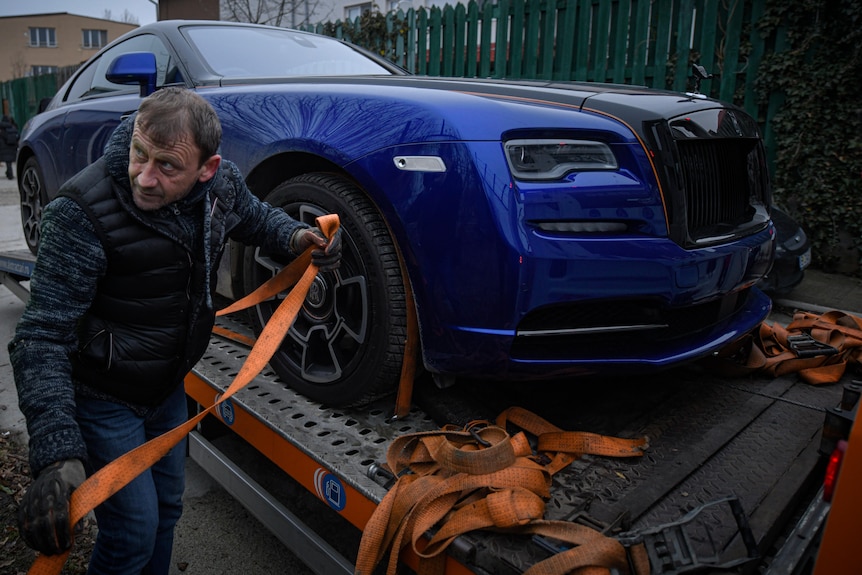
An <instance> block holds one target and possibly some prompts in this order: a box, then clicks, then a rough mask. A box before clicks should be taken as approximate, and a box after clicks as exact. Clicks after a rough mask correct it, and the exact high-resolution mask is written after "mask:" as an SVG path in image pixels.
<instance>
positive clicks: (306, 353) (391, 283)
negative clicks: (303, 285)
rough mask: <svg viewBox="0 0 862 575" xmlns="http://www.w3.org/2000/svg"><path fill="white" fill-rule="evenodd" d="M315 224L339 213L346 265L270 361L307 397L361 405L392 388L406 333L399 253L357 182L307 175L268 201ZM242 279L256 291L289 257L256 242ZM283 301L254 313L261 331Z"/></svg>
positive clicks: (312, 300) (325, 280)
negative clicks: (320, 219) (281, 255)
mask: <svg viewBox="0 0 862 575" xmlns="http://www.w3.org/2000/svg"><path fill="white" fill-rule="evenodd" d="M264 201H266V202H267V203H269V204H271V205H273V206H278V207H281V208H283V209H284V210H285V211H286V212H287V213H288V214H290V215H291V216H292V217H294V218H296V219H298V220H300V221H302V222H305V223H308V224H310V225H314V220H315V218H317V217H318V216H321V215H324V214H329V213H335V214H338V216H339V219H340V222H341V233H342V259H341V265H340V267H339V268H338V269H337V270H335V271H332V272H321V273H319V274H318V275H317V278H316V279H315V281H314V283H313V284H312V286H311V289H310V290H309V292H308V295H307V296H306V299H305V302H304V304H303V306H302V309H301V310H300V311H299V314H298V315H297V318H296V321H295V322H294V323H293V325H292V326H291V328H290V331H289V332H288V334H287V336H286V337H285V339H284V342H283V343H282V345H281V348H280V349H279V350H278V351H277V352H276V353H275V355H274V356H273V357H272V359H271V360H270V365H271V366H272V367H273V369H274V370H275V371H276V373H277V374H278V376H279V377H280V378H281V379H282V380H284V381H285V382H286V383H287V384H288V385H290V386H291V387H292V388H293V389H295V390H296V391H298V392H299V393H302V394H303V395H305V396H306V397H308V398H310V399H312V400H314V401H319V402H320V403H323V404H326V405H329V406H333V407H347V406H357V405H362V404H365V403H368V402H370V401H372V400H374V399H377V398H379V397H382V396H384V395H387V394H389V393H391V392H393V391H394V390H395V389H396V387H397V384H398V378H399V375H400V371H401V362H402V358H403V355H404V342H405V338H406V309H405V300H404V284H403V282H402V278H401V271H400V266H399V262H398V255H397V252H396V249H395V246H394V243H393V240H392V237H391V235H390V234H389V230H388V228H387V226H386V223H385V222H384V220H383V217H382V216H381V215H380V213H379V212H378V211H377V209H376V207H375V206H374V205H373V204H372V203H371V202H370V201H369V200H368V198H367V197H366V196H365V194H364V193H363V192H362V190H361V189H359V188H358V187H357V186H356V185H355V184H354V183H353V182H351V181H350V180H348V179H346V178H344V177H342V176H338V175H335V174H322V173H321V174H305V175H302V176H298V177H296V178H293V179H291V180H288V181H287V182H284V183H282V184H280V185H279V186H277V187H276V188H275V189H274V190H272V191H271V192H269V194H267V196H266V197H265V198H264ZM242 261H243V282H244V289H245V292H246V293H248V292H251V291H252V290H254V289H255V288H257V287H258V286H259V285H260V284H261V283H263V282H264V281H266V280H267V279H269V278H271V277H272V276H273V275H275V274H276V273H278V271H279V270H280V269H281V268H282V267H283V265H284V261H283V260H282V259H281V258H278V257H277V256H275V255H273V254H268V253H266V251H265V250H263V249H261V248H257V247H249V246H246V247H244V248H243V258H242ZM279 303H281V299H280V298H279V299H277V300H270V301H267V302H263V303H261V304H259V305H257V306H256V307H255V308H254V309H253V310H252V321H253V323H254V324H255V329H256V330H257V331H258V332H259V331H260V330H261V329H262V328H263V325H265V323H266V321H267V320H269V318H270V317H271V316H272V314H273V312H274V310H275V308H276V307H277V306H278V304H279Z"/></svg>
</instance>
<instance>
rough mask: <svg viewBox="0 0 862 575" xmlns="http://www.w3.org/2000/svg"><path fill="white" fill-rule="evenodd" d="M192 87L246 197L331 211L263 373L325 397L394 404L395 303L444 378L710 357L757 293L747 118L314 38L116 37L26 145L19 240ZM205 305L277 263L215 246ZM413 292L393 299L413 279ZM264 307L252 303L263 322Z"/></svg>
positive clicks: (760, 167) (767, 238) (753, 157)
mask: <svg viewBox="0 0 862 575" xmlns="http://www.w3.org/2000/svg"><path fill="white" fill-rule="evenodd" d="M167 85H180V86H185V87H187V88H189V89H194V90H197V91H198V92H199V93H200V94H201V95H202V96H204V97H205V98H206V99H207V100H208V101H209V102H210V103H211V104H212V105H213V107H214V108H215V110H216V111H217V113H218V115H219V117H220V118H221V121H222V124H223V126H224V140H223V143H222V150H221V152H222V155H223V156H225V157H226V158H229V159H231V160H233V161H234V162H236V163H237V164H238V165H239V167H240V168H241V169H242V170H243V173H244V174H245V175H246V177H247V183H248V186H249V187H250V189H251V190H252V191H253V192H254V193H255V194H257V195H258V196H259V197H261V198H263V199H265V200H266V201H267V202H270V203H271V204H273V205H277V206H281V207H283V208H284V209H285V210H286V211H288V212H289V213H290V214H292V215H293V216H295V217H297V218H299V219H301V220H304V221H308V222H313V221H314V218H315V217H317V216H318V215H321V214H325V213H337V214H338V215H339V217H340V220H341V224H342V229H343V231H344V246H345V247H344V258H343V261H342V265H341V267H340V269H339V270H337V271H335V272H329V273H321V274H320V275H319V276H318V278H317V281H316V284H315V285H314V286H313V287H312V290H311V292H310V295H309V296H308V299H307V300H306V302H305V306H304V308H303V310H302V312H301V313H300V316H299V317H298V318H297V320H296V322H295V324H294V326H293V327H292V329H291V331H290V334H289V335H288V337H287V338H286V339H285V342H284V343H283V345H282V347H281V350H280V351H279V352H278V353H277V354H276V356H275V357H274V358H273V359H272V361H271V365H272V366H273V368H274V369H275V370H276V372H277V373H278V375H279V376H280V377H281V378H282V379H283V380H284V381H285V382H286V383H287V384H289V385H290V386H292V387H294V388H295V389H296V390H297V391H299V392H301V393H303V394H305V395H306V396H308V397H310V398H311V399H314V400H316V401H320V402H322V403H325V404H328V405H333V406H349V405H358V404H363V403H365V402H367V401H369V400H371V399H374V398H377V397H380V396H382V395H385V394H387V393H390V392H392V391H394V389H395V387H396V385H397V381H398V377H399V373H400V368H401V363H402V360H403V355H404V345H405V338H406V318H407V313H408V307H407V303H408V300H407V297H408V295H412V298H413V302H412V303H414V304H415V310H416V313H417V317H418V324H419V343H420V346H419V347H420V351H419V353H420V357H419V360H418V363H419V365H420V366H421V367H422V368H423V369H424V371H425V372H427V373H430V374H431V375H432V376H433V377H434V379H435V381H436V382H437V383H438V384H440V385H448V384H451V383H452V382H454V381H456V380H457V379H464V378H470V379H473V378H492V379H497V380H510V381H513V380H514V381H518V380H521V381H529V380H543V379H549V378H571V377H573V376H586V375H613V374H625V373H638V372H645V371H654V370H658V369H664V368H669V367H672V366H676V365H679V364H682V363H685V362H690V361H693V360H696V359H698V358H701V357H703V356H706V355H708V354H710V353H712V352H714V351H716V350H718V349H719V348H721V347H723V346H725V345H727V344H729V343H731V342H733V341H734V340H736V339H737V338H740V337H741V336H743V335H745V334H746V333H748V332H749V331H751V330H752V329H753V328H755V327H756V326H757V325H758V324H759V323H760V322H761V320H763V319H764V317H766V315H767V314H768V312H769V309H770V305H771V304H770V300H769V298H767V297H766V296H765V295H764V294H763V293H762V292H761V291H760V290H758V289H757V288H756V287H754V284H755V283H757V282H758V280H760V278H761V277H762V276H764V275H765V274H766V273H767V272H768V271H769V269H770V266H771V265H772V261H773V252H774V228H773V225H772V223H771V220H770V214H769V209H770V203H771V199H770V188H769V178H768V174H767V168H766V163H765V158H764V152H763V146H762V142H761V139H760V137H759V134H758V129H757V126H756V124H755V122H754V120H753V119H752V118H750V117H749V116H747V115H746V114H745V113H744V112H743V111H742V110H740V109H738V108H735V107H732V106H730V105H727V104H724V103H722V102H718V101H715V100H711V99H707V98H703V97H702V96H701V95H699V94H682V93H674V92H662V91H655V90H651V89H647V88H642V87H632V86H623V85H610V84H587V83H569V82H554V81H502V80H483V79H457V78H431V77H422V76H415V75H410V74H407V73H406V72H404V71H403V70H401V69H400V68H398V67H397V66H395V65H393V64H392V63H390V62H388V61H386V60H384V59H381V58H378V57H376V56H374V55H372V54H369V53H367V52H365V51H363V50H361V49H359V48H357V47H355V46H352V45H350V44H347V43H344V42H341V41H339V40H335V39H333V38H328V37H323V36H318V35H314V34H308V33H302V32H298V31H293V30H287V29H283V28H274V27H265V26H257V25H250V24H238V23H228V22H213V21H201V22H197V21H164V22H158V23H155V24H151V25H147V26H143V27H140V28H138V29H136V30H134V31H132V32H130V33H128V34H126V35H125V36H123V37H122V38H119V39H118V40H116V41H115V42H113V43H111V44H110V45H108V46H107V47H105V48H104V49H103V50H101V51H100V52H99V53H98V54H97V55H96V56H94V57H93V58H92V59H91V60H89V61H88V62H87V63H86V64H84V65H83V66H81V68H80V69H79V70H78V71H77V72H76V74H75V75H74V76H73V77H72V78H71V79H70V80H69V81H68V82H66V84H65V85H64V86H63V87H62V88H61V89H60V90H59V91H58V93H57V94H56V95H55V96H54V98H53V99H52V100H51V101H50V103H49V104H48V105H47V107H46V109H45V110H44V111H43V112H42V113H40V114H38V115H37V116H35V117H34V118H33V119H32V120H31V121H30V122H29V123H28V124H27V125H26V127H25V128H24V130H23V133H22V136H21V144H20V147H19V152H18V158H17V164H18V166H17V167H18V173H19V174H20V175H21V177H20V178H19V181H20V183H19V186H20V191H21V202H22V220H23V225H24V230H25V235H26V238H27V242H28V244H29V245H30V247H31V248H32V249H33V250H35V249H36V248H37V246H38V241H39V234H38V224H39V216H40V213H41V209H42V206H44V205H45V203H46V202H48V201H50V200H51V198H52V197H54V195H55V194H56V193H57V190H58V189H59V187H60V185H61V184H62V183H63V182H64V181H65V180H66V179H67V178H69V177H71V176H72V175H73V174H75V173H76V172H77V171H78V170H80V169H81V168H83V167H84V166H85V165H87V164H88V163H90V162H92V161H94V160H95V159H96V158H97V157H98V156H99V155H100V154H101V153H102V150H103V147H104V145H105V142H106V141H107V139H108V137H109V135H110V134H111V131H112V130H113V129H114V127H115V126H116V125H117V124H118V123H119V122H120V119H121V118H122V117H123V116H124V115H126V114H129V113H131V112H134V111H135V110H136V109H137V107H138V105H139V104H140V102H141V99H142V97H144V96H145V95H147V94H149V93H150V92H152V91H153V90H157V89H159V88H161V87H162V86H167ZM223 264H227V265H223V266H222V267H223V271H224V274H223V275H222V277H221V278H220V291H222V292H223V293H225V294H226V295H229V296H230V297H239V296H241V295H243V294H245V293H248V292H249V291H251V290H252V289H254V288H255V287H257V286H258V285H260V284H261V283H262V282H263V281H264V280H266V279H267V278H269V277H271V276H272V275H273V274H274V273H276V272H277V271H278V270H279V269H280V268H281V267H282V266H283V264H284V262H283V261H280V260H279V259H278V258H277V257H274V256H273V255H272V254H268V253H265V252H264V251H262V250H260V249H257V248H251V247H246V246H243V245H239V244H231V246H230V253H229V257H227V258H225V261H224V262H223ZM408 288H409V289H408ZM277 304H278V301H272V302H267V303H265V304H262V305H259V306H258V307H257V308H256V309H255V311H254V313H253V316H254V317H253V320H254V322H255V324H256V327H257V328H258V329H260V327H261V326H262V325H263V324H264V323H265V322H266V320H267V318H268V317H270V315H271V314H272V312H273V310H274V308H275V306H276V305H277Z"/></svg>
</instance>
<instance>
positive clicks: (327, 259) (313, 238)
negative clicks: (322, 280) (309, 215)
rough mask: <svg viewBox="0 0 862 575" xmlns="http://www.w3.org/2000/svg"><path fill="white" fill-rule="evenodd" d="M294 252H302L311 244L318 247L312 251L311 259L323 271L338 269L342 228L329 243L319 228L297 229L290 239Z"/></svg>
mask: <svg viewBox="0 0 862 575" xmlns="http://www.w3.org/2000/svg"><path fill="white" fill-rule="evenodd" d="M290 244H291V247H292V249H293V251H294V252H296V253H298V254H301V253H302V252H304V251H305V250H307V249H308V248H309V247H311V246H317V247H318V248H325V249H316V250H314V251H312V252H311V261H312V262H313V263H314V265H316V266H317V268H318V269H319V270H320V271H322V272H329V271H332V270H334V269H337V268H338V266H339V265H340V264H341V229H339V230H337V231H336V232H335V235H334V236H332V239H331V240H329V242H328V243H327V241H326V236H324V235H323V232H322V231H320V229H318V228H303V229H300V230H297V231H296V233H295V234H294V237H293V238H291V241H290Z"/></svg>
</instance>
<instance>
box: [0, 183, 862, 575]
mask: <svg viewBox="0 0 862 575" xmlns="http://www.w3.org/2000/svg"><path fill="white" fill-rule="evenodd" d="M0 178H2V175H0ZM26 249H27V247H26V244H25V243H24V239H23V236H22V234H21V224H20V211H19V207H18V189H17V182H16V180H6V179H0V252H2V251H9V250H26ZM796 309H803V310H808V311H813V312H816V313H822V312H825V311H829V310H841V311H845V312H848V313H852V314H854V315H860V316H862V279H860V278H850V277H847V276H843V275H834V274H826V273H823V272H821V271H819V270H813V269H809V270H806V274H805V279H804V280H803V281H802V283H801V284H800V285H799V286H797V287H796V288H795V289H793V290H792V291H791V292H790V293H789V294H788V295H787V296H786V297H784V298H781V299H777V300H776V301H775V313H774V314H773V315H772V316H771V319H773V320H774V321H778V322H779V323H782V324H786V322H787V321H789V317H790V316H789V315H788V314H789V313H792V311H793V310H796ZM23 311H24V304H23V302H22V301H21V300H20V299H18V298H17V297H15V296H14V295H13V294H12V293H11V292H10V291H9V290H8V289H6V288H5V287H0V433H8V434H12V435H14V436H16V438H17V439H19V440H20V441H22V442H26V441H27V432H26V427H25V423H24V418H23V416H22V415H21V413H20V411H18V399H17V393H16V391H15V385H14V381H13V379H12V372H11V367H10V365H9V354H8V351H7V344H8V342H9V340H10V339H11V337H12V334H13V332H14V329H15V324H16V323H17V322H18V318H19V317H20V316H21V313H22V312H23ZM184 501H185V511H184V514H183V516H182V518H181V519H180V522H179V524H178V525H177V530H176V540H175V546H174V558H173V559H174V561H173V563H174V564H173V565H172V568H171V573H170V575H181V574H182V575H196V574H212V573H243V574H244V575H257V574H261V575H264V574H266V575H268V574H270V573H291V574H292V575H304V574H306V573H311V571H310V570H309V569H308V567H306V566H305V564H304V563H302V562H301V561H300V560H299V559H298V558H297V557H296V556H295V555H293V554H292V553H291V552H290V551H288V550H287V549H286V548H285V547H284V545H283V544H282V543H281V542H280V541H279V540H278V539H277V538H276V537H275V536H273V535H272V534H271V533H269V531H267V530H266V529H265V528H264V527H263V526H262V525H261V524H260V523H259V522H258V521H257V519H255V518H254V517H252V516H251V515H250V514H249V513H248V512H247V511H246V510H245V509H244V508H243V507H242V506H241V505H240V504H239V503H237V502H236V500H235V499H234V498H233V497H232V496H231V495H229V494H228V493H227V492H226V491H225V490H224V489H223V488H222V487H221V486H220V485H218V484H217V483H215V481H213V480H212V479H211V478H210V477H209V476H208V475H207V474H206V473H205V472H203V471H202V470H201V469H200V468H199V467H198V466H197V464H196V463H195V462H194V461H192V460H191V459H189V460H188V464H187V482H186V492H185V496H184Z"/></svg>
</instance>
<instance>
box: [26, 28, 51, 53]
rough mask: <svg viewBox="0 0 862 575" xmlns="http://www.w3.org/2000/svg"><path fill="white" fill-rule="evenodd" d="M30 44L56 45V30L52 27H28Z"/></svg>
mask: <svg viewBox="0 0 862 575" xmlns="http://www.w3.org/2000/svg"><path fill="white" fill-rule="evenodd" d="M30 46H32V47H40V46H50V47H52V48H56V47H57V32H56V30H55V29H54V28H30Z"/></svg>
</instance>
